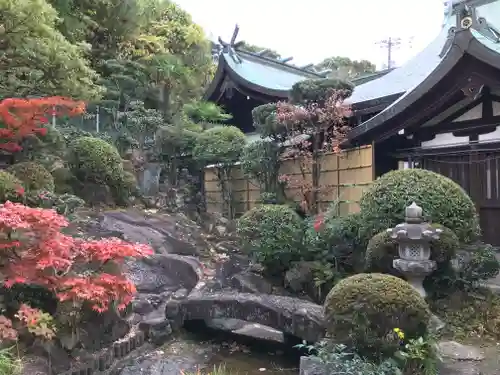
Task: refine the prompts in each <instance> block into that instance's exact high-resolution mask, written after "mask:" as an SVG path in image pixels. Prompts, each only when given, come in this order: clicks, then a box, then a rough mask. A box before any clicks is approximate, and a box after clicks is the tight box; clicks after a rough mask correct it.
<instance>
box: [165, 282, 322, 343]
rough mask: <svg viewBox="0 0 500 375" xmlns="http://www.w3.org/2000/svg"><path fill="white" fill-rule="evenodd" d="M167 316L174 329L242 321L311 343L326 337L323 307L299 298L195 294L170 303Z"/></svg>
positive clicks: (227, 293)
mask: <svg viewBox="0 0 500 375" xmlns="http://www.w3.org/2000/svg"><path fill="white" fill-rule="evenodd" d="M165 314H166V317H167V319H168V320H169V321H170V324H171V326H172V328H173V329H178V328H180V327H182V326H183V325H184V322H186V321H188V320H204V321H209V320H211V319H239V320H244V321H247V322H251V323H259V324H262V325H265V326H268V327H272V328H274V329H276V330H279V331H282V332H283V333H284V335H285V337H287V336H292V337H297V338H299V339H301V340H305V341H307V342H310V343H314V342H317V341H319V340H320V339H321V338H323V337H324V324H323V307H322V306H320V305H317V304H314V303H311V302H308V301H304V300H301V299H299V298H292V297H284V296H276V295H270V294H253V293H238V292H231V291H229V292H217V293H203V292H198V291H195V292H193V293H191V294H190V295H189V296H187V297H186V298H185V299H183V300H180V301H175V300H171V301H169V302H168V303H167V306H166V308H165Z"/></svg>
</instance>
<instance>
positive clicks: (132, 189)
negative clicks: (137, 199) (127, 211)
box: [112, 172, 139, 205]
mask: <svg viewBox="0 0 500 375" xmlns="http://www.w3.org/2000/svg"><path fill="white" fill-rule="evenodd" d="M112 191H113V196H114V198H115V200H116V202H117V203H118V204H121V205H126V204H127V202H128V200H129V198H130V197H131V196H137V195H138V194H139V189H138V187H137V178H136V177H135V174H134V173H130V172H124V173H123V175H122V176H121V178H119V179H117V181H116V183H115V185H114V186H113V189H112Z"/></svg>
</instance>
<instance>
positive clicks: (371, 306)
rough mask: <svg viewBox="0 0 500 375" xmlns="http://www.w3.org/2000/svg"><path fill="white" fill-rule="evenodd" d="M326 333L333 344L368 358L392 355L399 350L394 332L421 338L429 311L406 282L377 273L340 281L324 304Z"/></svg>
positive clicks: (425, 328)
mask: <svg viewBox="0 0 500 375" xmlns="http://www.w3.org/2000/svg"><path fill="white" fill-rule="evenodd" d="M324 313H325V319H326V329H327V332H328V334H329V335H331V336H332V338H333V340H334V341H335V342H338V343H341V344H345V345H347V346H348V347H350V348H357V349H358V350H359V352H360V354H361V355H367V356H369V357H372V356H375V357H379V356H385V355H388V356H390V355H392V354H394V352H396V351H397V350H398V349H399V348H400V344H399V340H398V339H397V338H396V337H394V339H392V337H391V335H393V330H394V328H399V329H401V330H402V331H403V332H404V333H405V334H406V337H407V338H408V339H410V338H418V337H420V336H424V335H425V334H426V332H427V324H428V322H429V319H430V317H431V313H430V311H429V307H428V306H427V303H426V302H425V300H424V299H423V298H422V297H421V296H420V294H418V292H417V291H416V290H415V289H414V288H413V287H412V286H411V285H410V284H408V283H407V282H406V281H404V280H401V279H399V278H397V277H394V276H391V275H383V274H378V273H371V274H358V275H355V276H351V277H348V278H346V279H343V280H341V281H340V282H339V283H338V284H337V285H336V286H335V287H334V288H333V289H332V290H331V291H330V293H329V294H328V296H327V297H326V300H325V303H324Z"/></svg>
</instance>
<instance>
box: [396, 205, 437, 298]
mask: <svg viewBox="0 0 500 375" xmlns="http://www.w3.org/2000/svg"><path fill="white" fill-rule="evenodd" d="M387 232H388V233H389V234H390V235H391V237H392V238H393V239H395V240H396V242H397V243H398V252H399V259H395V260H394V261H393V267H394V268H395V269H397V270H398V271H399V272H401V273H402V274H403V275H404V276H405V277H406V279H407V281H408V282H409V283H410V284H411V285H412V286H413V287H414V288H415V289H416V290H417V291H418V292H419V293H420V295H421V296H422V297H424V298H425V296H426V293H425V290H424V287H423V281H424V279H425V277H426V276H427V275H429V274H430V273H432V271H434V270H435V269H436V262H435V261H433V260H430V257H431V246H430V242H431V240H433V239H438V238H439V235H440V234H441V232H442V230H441V229H434V228H432V227H431V226H430V225H429V224H428V223H426V222H424V218H423V214H422V208H421V207H419V206H417V204H416V203H415V202H413V203H412V204H411V205H410V206H408V207H406V210H405V222H404V223H401V224H398V225H396V227H395V228H391V229H387Z"/></svg>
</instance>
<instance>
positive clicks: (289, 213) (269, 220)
mask: <svg viewBox="0 0 500 375" xmlns="http://www.w3.org/2000/svg"><path fill="white" fill-rule="evenodd" d="M237 231H238V234H239V235H240V238H241V242H242V247H243V249H244V250H246V251H247V252H249V253H250V254H251V255H253V256H254V257H255V259H256V260H257V261H258V262H260V263H261V264H262V265H263V266H264V267H265V268H266V269H267V271H268V272H269V273H272V274H279V273H281V272H283V271H285V270H286V269H288V268H289V267H290V264H291V262H293V261H295V260H298V259H299V258H300V255H301V252H302V251H301V250H302V237H303V235H304V224H303V220H302V219H301V217H300V216H299V215H298V214H297V213H296V212H295V211H293V210H292V209H291V208H290V207H288V206H285V205H260V206H257V207H255V208H253V209H251V210H250V211H248V212H246V213H245V214H244V215H243V216H242V217H240V218H239V219H238V222H237Z"/></svg>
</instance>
